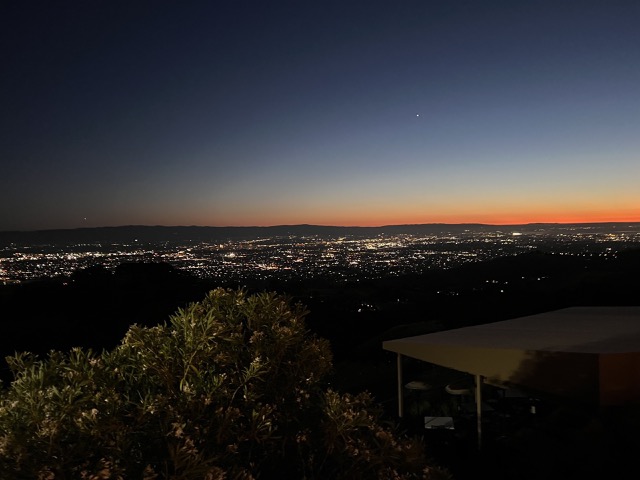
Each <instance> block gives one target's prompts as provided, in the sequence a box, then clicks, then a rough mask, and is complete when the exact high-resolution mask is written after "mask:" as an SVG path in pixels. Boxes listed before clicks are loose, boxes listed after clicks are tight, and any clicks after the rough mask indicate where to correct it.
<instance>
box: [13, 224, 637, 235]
mask: <svg viewBox="0 0 640 480" xmlns="http://www.w3.org/2000/svg"><path fill="white" fill-rule="evenodd" d="M612 224H640V221H606V222H528V223H482V222H427V223H398V224H386V225H333V224H330V225H327V224H314V223H290V224H275V225H158V224H156V225H147V224H128V225H104V226H96V227H67V228H43V229H34V230H0V234H2V233H38V232H54V231H61V230H68V231H72V230H96V229H106V228H265V229H266V228H283V227H322V228H390V227H416V226H437V225H442V226H464V225H470V226H471V225H473V226H483V227H526V226H533V225H612Z"/></svg>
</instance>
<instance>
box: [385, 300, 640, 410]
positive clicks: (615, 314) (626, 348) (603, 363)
mask: <svg viewBox="0 0 640 480" xmlns="http://www.w3.org/2000/svg"><path fill="white" fill-rule="evenodd" d="M383 348H384V349H385V350H388V351H392V352H396V353H398V354H400V355H404V356H407V357H411V358H415V359H418V360H422V361H425V362H429V363H433V364H436V365H441V366H444V367H447V368H451V369H454V370H458V371H461V372H465V373H469V374H471V375H475V376H478V375H479V376H482V377H483V378H484V379H485V380H486V381H488V382H495V383H503V384H511V385H518V386H521V387H525V388H528V389H531V390H535V391H539V392H541V393H542V392H544V393H549V394H552V395H556V396H561V397H571V398H577V399H581V400H585V401H589V402H597V403H599V404H601V405H621V404H629V403H640V307H572V308H566V309H561V310H556V311H552V312H547V313H542V314H537V315H531V316H527V317H521V318H516V319H512V320H505V321H501V322H494V323H489V324H484V325H477V326H472V327H465V328H459V329H453V330H445V331H441V332H436V333H431V334H427V335H418V336H414V337H407V338H401V339H397V340H389V341H386V342H383Z"/></svg>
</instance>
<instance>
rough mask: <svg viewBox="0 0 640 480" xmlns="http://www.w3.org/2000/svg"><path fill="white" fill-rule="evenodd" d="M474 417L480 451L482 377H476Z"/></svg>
mask: <svg viewBox="0 0 640 480" xmlns="http://www.w3.org/2000/svg"><path fill="white" fill-rule="evenodd" d="M476 417H477V426H478V450H482V375H476Z"/></svg>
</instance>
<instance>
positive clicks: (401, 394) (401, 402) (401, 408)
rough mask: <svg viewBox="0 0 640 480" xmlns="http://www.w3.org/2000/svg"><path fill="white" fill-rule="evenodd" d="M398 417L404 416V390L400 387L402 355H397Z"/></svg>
mask: <svg viewBox="0 0 640 480" xmlns="http://www.w3.org/2000/svg"><path fill="white" fill-rule="evenodd" d="M397 362H398V417H400V418H402V417H403V416H404V390H403V388H404V387H403V385H402V354H401V353H398V360H397Z"/></svg>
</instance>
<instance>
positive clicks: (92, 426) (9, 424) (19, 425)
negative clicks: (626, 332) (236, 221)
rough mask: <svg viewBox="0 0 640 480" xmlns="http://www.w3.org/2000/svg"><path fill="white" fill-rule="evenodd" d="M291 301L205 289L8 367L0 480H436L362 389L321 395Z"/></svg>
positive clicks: (320, 362)
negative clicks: (154, 316) (102, 334)
mask: <svg viewBox="0 0 640 480" xmlns="http://www.w3.org/2000/svg"><path fill="white" fill-rule="evenodd" d="M305 314H306V312H305V310H304V308H303V307H302V306H300V305H291V304H290V302H289V301H288V300H287V299H286V298H284V297H282V296H278V295H276V294H272V293H262V294H256V295H248V294H247V293H246V292H245V291H243V290H238V291H232V290H224V289H216V290H213V291H211V292H210V293H209V294H208V295H207V296H206V297H205V298H204V300H202V301H201V302H198V303H193V304H190V305H189V306H187V307H186V308H184V309H181V310H178V312H177V313H176V314H175V315H173V316H172V317H171V318H170V319H169V322H168V323H165V324H163V325H160V326H156V327H152V328H142V327H139V326H135V325H134V326H132V327H131V328H130V329H129V331H128V332H127V334H126V336H125V337H124V339H123V340H122V342H121V344H120V345H119V346H118V347H116V348H115V349H114V350H112V351H105V352H102V353H100V354H98V353H95V352H92V351H90V350H87V351H85V350H83V349H80V348H75V349H73V350H71V351H70V352H69V353H67V354H62V353H59V352H51V353H50V354H49V356H48V358H46V359H44V360H42V359H38V358H36V357H34V356H32V355H30V354H18V355H15V356H13V357H9V358H8V359H7V361H8V362H9V365H10V367H11V369H12V371H13V374H14V381H13V382H12V383H11V385H10V386H9V388H6V389H5V390H4V391H3V392H2V397H1V398H0V478H3V479H8V480H10V479H22V478H30V479H31V478H32V479H36V478H37V479H65V478H81V479H107V478H110V479H118V478H143V479H146V480H151V479H176V480H177V479H180V480H187V479H210V480H213V479H223V478H224V479H252V478H258V477H259V478H267V479H268V478H308V479H312V478H322V479H325V478H336V479H337V478H356V479H357V478H361V479H365V478H378V479H383V478H384V479H387V478H407V479H408V478H444V477H446V472H443V471H441V470H438V469H431V468H427V466H426V462H425V459H424V452H423V450H422V445H421V444H420V443H419V442H417V441H415V440H411V439H408V438H405V437H402V436H401V435H399V434H397V433H396V432H394V431H393V429H392V428H391V427H389V426H384V425H383V423H382V421H381V420H380V419H381V416H380V411H379V409H378V408H377V407H376V406H375V405H374V403H373V401H372V399H371V398H370V397H369V396H368V395H367V394H361V395H357V396H352V395H340V394H338V393H336V392H334V391H332V390H327V389H326V388H325V387H326V377H327V374H328V373H329V372H330V369H331V368H332V365H331V354H330V348H329V345H328V343H327V341H326V340H323V339H319V338H316V337H315V336H313V335H311V334H310V333H309V332H308V331H307V330H306V327H305V325H304V316H305Z"/></svg>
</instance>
